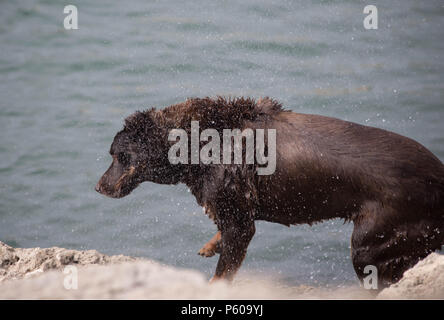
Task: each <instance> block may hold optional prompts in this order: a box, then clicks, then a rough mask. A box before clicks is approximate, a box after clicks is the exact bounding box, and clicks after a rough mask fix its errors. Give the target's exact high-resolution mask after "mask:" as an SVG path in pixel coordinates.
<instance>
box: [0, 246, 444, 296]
mask: <svg viewBox="0 0 444 320" xmlns="http://www.w3.org/2000/svg"><path fill="white" fill-rule="evenodd" d="M374 298H377V299H426V298H433V299H444V256H443V255H439V254H436V253H433V254H431V255H430V256H429V257H427V258H426V259H424V260H423V261H421V262H419V263H418V264H417V265H416V266H415V267H414V268H412V269H410V270H408V271H407V272H406V273H405V275H404V278H403V279H402V280H401V281H399V282H398V283H397V284H395V285H392V286H391V287H390V288H387V289H384V290H383V291H381V292H380V293H379V295H377V296H376V295H375V294H374V293H372V292H370V291H368V290H365V289H363V288H360V287H358V286H356V287H347V288H337V289H325V288H313V287H307V286H299V287H288V286H285V285H283V284H279V283H276V282H275V281H272V280H271V279H259V278H255V277H254V276H251V277H248V278H245V277H238V278H237V280H236V281H235V282H234V283H233V284H228V283H225V282H223V281H222V282H217V283H212V284H209V283H208V280H207V279H206V278H205V276H204V275H203V274H201V273H200V272H197V271H193V270H184V269H178V268H174V267H170V266H166V265H162V264H160V263H158V262H155V261H150V260H147V259H141V258H132V257H127V256H123V255H118V256H107V255H104V254H101V253H99V252H97V251H95V250H88V251H77V250H69V249H63V248H57V247H53V248H43V249H40V248H29V249H26V248H24V249H22V248H12V247H10V246H8V245H6V244H4V243H2V242H0V299H374Z"/></svg>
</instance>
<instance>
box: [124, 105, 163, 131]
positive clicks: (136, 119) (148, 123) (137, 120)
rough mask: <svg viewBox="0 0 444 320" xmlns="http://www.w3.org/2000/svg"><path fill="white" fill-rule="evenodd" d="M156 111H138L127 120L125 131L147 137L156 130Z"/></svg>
mask: <svg viewBox="0 0 444 320" xmlns="http://www.w3.org/2000/svg"><path fill="white" fill-rule="evenodd" d="M154 113H155V109H154V108H153V109H150V110H146V111H136V112H135V113H133V114H132V115H130V116H128V117H127V118H126V119H125V124H124V130H125V131H127V132H129V133H134V134H137V135H138V136H142V135H146V134H148V133H150V132H152V131H153V130H154V129H155V128H156V123H155V121H154V116H153V115H154Z"/></svg>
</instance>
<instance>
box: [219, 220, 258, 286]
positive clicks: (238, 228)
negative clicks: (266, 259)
mask: <svg viewBox="0 0 444 320" xmlns="http://www.w3.org/2000/svg"><path fill="white" fill-rule="evenodd" d="M255 230H256V229H255V226H254V221H253V220H251V221H250V220H249V221H242V223H236V224H230V225H225V226H222V228H221V243H222V248H221V253H220V257H219V261H218V263H217V267H216V273H215V275H214V277H213V278H212V279H211V281H214V280H218V279H226V280H232V279H233V277H234V275H235V274H236V272H237V270H238V269H239V267H240V266H241V264H242V261H243V260H244V258H245V255H246V253H247V247H248V244H249V243H250V241H251V239H252V238H253V236H254V233H255Z"/></svg>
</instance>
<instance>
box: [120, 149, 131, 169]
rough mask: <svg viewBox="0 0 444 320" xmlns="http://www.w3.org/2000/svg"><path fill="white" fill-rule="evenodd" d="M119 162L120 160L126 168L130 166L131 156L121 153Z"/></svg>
mask: <svg viewBox="0 0 444 320" xmlns="http://www.w3.org/2000/svg"><path fill="white" fill-rule="evenodd" d="M117 160H119V162H120V163H121V164H122V165H124V166H125V165H128V164H129V162H130V155H129V154H127V153H124V152H120V153H119V154H118V155H117Z"/></svg>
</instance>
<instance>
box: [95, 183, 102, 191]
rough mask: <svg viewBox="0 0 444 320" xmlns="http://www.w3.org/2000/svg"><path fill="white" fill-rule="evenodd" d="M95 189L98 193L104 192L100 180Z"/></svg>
mask: <svg viewBox="0 0 444 320" xmlns="http://www.w3.org/2000/svg"><path fill="white" fill-rule="evenodd" d="M95 189H96V191H97V192H98V193H102V186H101V185H100V182H99V183H97V184H96V187H95Z"/></svg>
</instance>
